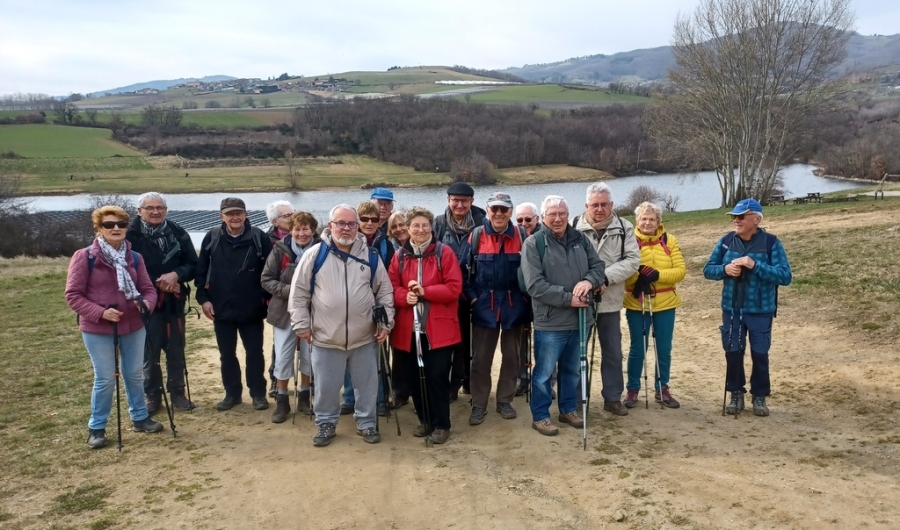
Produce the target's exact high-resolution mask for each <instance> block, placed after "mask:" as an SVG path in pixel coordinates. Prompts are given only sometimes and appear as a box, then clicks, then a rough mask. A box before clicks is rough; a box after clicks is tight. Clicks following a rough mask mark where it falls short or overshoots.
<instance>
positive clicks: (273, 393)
mask: <svg viewBox="0 0 900 530" xmlns="http://www.w3.org/2000/svg"><path fill="white" fill-rule="evenodd" d="M269 375H271V374H269ZM277 384H278V380H277V379H275V378H274V377H273V378H272V383H271V384H269V397H275V396H277V395H278V388H277V386H276V385H277Z"/></svg>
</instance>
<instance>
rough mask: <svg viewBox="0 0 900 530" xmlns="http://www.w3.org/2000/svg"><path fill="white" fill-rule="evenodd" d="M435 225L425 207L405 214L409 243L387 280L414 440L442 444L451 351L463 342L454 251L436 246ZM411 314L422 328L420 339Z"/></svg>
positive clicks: (393, 339)
mask: <svg viewBox="0 0 900 530" xmlns="http://www.w3.org/2000/svg"><path fill="white" fill-rule="evenodd" d="M433 224H434V214H432V213H431V212H430V211H428V210H426V209H425V208H420V207H414V208H412V209H410V210H409V211H408V212H407V213H406V225H407V226H408V227H409V240H408V241H407V242H406V243H405V244H404V245H403V247H402V248H401V249H400V251H399V252H397V254H396V255H395V256H394V259H393V260H392V261H391V266H390V268H389V269H388V276H390V278H391V283H392V284H393V286H394V306H395V308H396V316H395V326H394V329H393V332H392V333H391V346H392V347H393V348H394V353H395V355H396V357H397V361H398V364H399V366H398V367H399V368H401V371H402V372H403V374H404V378H405V380H406V381H407V386H408V388H409V389H410V393H411V394H412V398H413V403H415V406H416V415H417V416H418V417H419V422H420V425H419V426H418V427H417V428H416V429H415V431H413V436H417V437H424V436H428V435H429V434H430V435H431V439H432V440H433V441H434V443H438V444H442V443H444V442H446V441H447V439H448V438H450V368H451V365H452V362H453V346H454V345H456V344H458V343H459V342H460V340H462V336H461V334H460V330H459V322H458V320H457V310H458V300H459V296H460V293H462V272H461V270H460V268H459V263H458V262H457V259H456V254H455V253H454V252H453V249H452V248H450V246H449V245H444V244H443V243H440V242H436V241H435V238H434V237H433V235H432V231H431V227H432V226H433ZM414 311H415V312H417V314H418V318H419V321H420V323H421V324H422V326H421V334H420V335H418V336H417V334H416V332H415V327H414V314H413V313H414ZM418 345H421V350H419V348H418ZM416 356H421V357H422V361H423V363H424V368H422V372H423V375H424V384H425V388H426V395H425V396H422V393H421V391H420V389H421V386H420V374H419V372H418V370H419V369H418V368H417V366H418V360H417V359H416ZM423 398H424V402H423ZM426 403H427V405H426Z"/></svg>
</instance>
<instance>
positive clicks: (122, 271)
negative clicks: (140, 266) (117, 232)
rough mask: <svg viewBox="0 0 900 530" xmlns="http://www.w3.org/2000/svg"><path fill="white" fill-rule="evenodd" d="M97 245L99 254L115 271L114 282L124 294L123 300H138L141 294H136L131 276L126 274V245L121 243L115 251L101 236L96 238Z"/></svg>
mask: <svg viewBox="0 0 900 530" xmlns="http://www.w3.org/2000/svg"><path fill="white" fill-rule="evenodd" d="M97 243H99V245H100V253H101V254H103V259H104V260H105V261H106V263H109V265H110V266H111V267H113V268H115V269H116V281H117V282H118V284H119V290H120V291H122V292H123V293H125V299H126V300H135V299H137V298H140V297H141V293H140V292H138V290H137V287H135V285H134V281H133V280H132V279H131V275H130V274H128V263H127V262H126V261H125V256H126V252H128V245H127V244H126V243H125V242H124V241H123V242H122V244H121V245H120V246H119V250H116V249H114V248H112V246H110V244H109V243H107V242H106V239H104V238H103V236H100V237H98V238H97Z"/></svg>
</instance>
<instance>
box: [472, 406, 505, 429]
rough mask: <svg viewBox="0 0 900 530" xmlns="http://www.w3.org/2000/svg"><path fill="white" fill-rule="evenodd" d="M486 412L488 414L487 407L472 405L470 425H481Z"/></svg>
mask: <svg viewBox="0 0 900 530" xmlns="http://www.w3.org/2000/svg"><path fill="white" fill-rule="evenodd" d="M510 408H512V407H510ZM485 414H487V409H483V408H481V407H472V414H470V415H469V425H481V424H482V423H484V415H485Z"/></svg>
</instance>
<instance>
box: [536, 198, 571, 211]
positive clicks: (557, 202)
mask: <svg viewBox="0 0 900 530" xmlns="http://www.w3.org/2000/svg"><path fill="white" fill-rule="evenodd" d="M559 206H562V207H563V208H565V209H566V213H569V205H568V203H566V199H565V198H563V197H562V196H560V195H547V196H546V197H544V200H543V201H541V215H544V214H545V213H547V210H549V209H550V208H556V207H559Z"/></svg>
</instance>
